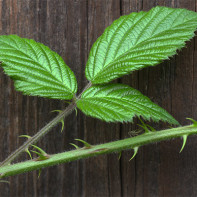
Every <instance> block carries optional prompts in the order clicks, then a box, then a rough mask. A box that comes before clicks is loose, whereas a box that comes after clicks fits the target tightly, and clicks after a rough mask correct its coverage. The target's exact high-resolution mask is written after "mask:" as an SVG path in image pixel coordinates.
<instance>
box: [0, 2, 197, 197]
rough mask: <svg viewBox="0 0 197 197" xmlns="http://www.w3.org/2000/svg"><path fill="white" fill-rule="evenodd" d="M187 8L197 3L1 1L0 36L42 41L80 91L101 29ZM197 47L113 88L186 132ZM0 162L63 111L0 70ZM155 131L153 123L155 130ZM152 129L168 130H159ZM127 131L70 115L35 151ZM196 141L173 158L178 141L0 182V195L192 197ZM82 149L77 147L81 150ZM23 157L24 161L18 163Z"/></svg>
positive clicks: (193, 103) (196, 100)
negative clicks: (136, 93) (139, 15)
mask: <svg viewBox="0 0 197 197" xmlns="http://www.w3.org/2000/svg"><path fill="white" fill-rule="evenodd" d="M156 5H161V6H169V7H179V8H187V9H190V10H194V11H196V1H195V0H187V1H185V0H151V1H150V0H66V1H65V0H0V34H1V35H3V34H18V35H19V36H22V37H27V38H33V39H35V40H36V41H39V42H43V43H44V44H46V45H47V46H49V47H50V48H51V49H53V50H55V51H56V52H58V53H59V54H60V55H61V56H62V57H63V59H64V60H65V61H66V63H67V64H68V65H69V66H70V68H71V69H72V70H73V71H74V73H75V74H76V76H77V80H78V86H79V91H80V90H82V88H83V87H84V86H85V85H86V83H87V81H86V79H85V76H84V69H85V64H86V61H87V57H88V53H89V50H90V48H91V46H92V44H93V43H94V41H95V40H96V39H97V38H98V37H99V36H100V35H101V34H102V32H103V31H104V29H105V28H106V27H107V26H108V25H110V24H111V23H112V21H113V20H115V19H117V18H118V17H120V16H121V15H124V14H128V13H130V12H133V11H140V10H149V9H150V8H152V7H153V6H156ZM196 46H197V42H196V39H193V40H192V41H191V42H188V43H187V48H185V49H183V50H181V51H180V52H179V55H178V56H175V57H174V58H171V60H170V61H165V62H164V63H162V64H161V65H159V66H156V67H154V68H147V69H144V70H142V71H139V72H134V73H133V74H132V75H129V76H126V77H123V78H122V79H120V80H118V82H122V83H126V84H129V85H131V86H132V87H135V88H137V89H139V90H140V91H141V92H142V93H144V94H145V95H147V96H149V97H150V98H151V99H152V100H153V101H154V102H156V103H158V104H159V105H160V106H162V107H164V108H165V109H166V110H168V111H169V112H170V113H172V115H173V116H174V117H175V118H176V119H177V120H179V121H180V122H181V124H183V125H185V124H187V123H189V121H187V120H186V119H185V118H186V117H192V118H194V119H197V115H196V114H197V91H196V89H197V80H196V78H197V74H196V73H197V69H196V68H197V67H196V66H197V58H196V57H197V47H196ZM0 91H1V95H0V109H1V110H0V122H1V124H0V136H1V138H0V160H3V159H4V158H5V157H6V156H8V154H9V153H10V152H12V151H13V150H15V149H16V148H17V147H18V146H19V145H20V144H22V143H23V141H24V139H21V138H20V139H19V138H18V136H19V135H21V134H28V135H33V134H34V133H36V132H37V131H38V129H39V128H41V127H42V126H44V125H45V124H46V123H47V122H48V121H49V120H50V119H52V118H53V117H54V116H55V114H53V113H50V111H52V110H54V109H64V108H65V106H66V104H65V103H64V102H62V101H57V100H48V99H43V98H38V97H28V96H23V95H22V94H21V93H19V92H16V91H15V90H14V86H13V83H12V81H11V80H10V79H9V78H8V77H7V76H5V75H4V74H3V71H2V69H0ZM153 125H155V124H153ZM155 127H156V128H163V127H166V125H164V124H160V125H155ZM135 128H136V126H135V125H131V124H124V125H120V124H107V123H104V122H102V121H99V120H95V119H93V118H89V117H85V116H84V115H83V114H82V113H81V112H78V115H77V117H76V115H75V114H74V113H73V114H72V115H70V116H69V117H67V118H66V120H65V129H64V132H63V133H60V129H61V125H58V126H56V127H55V128H54V129H53V130H52V131H51V132H50V133H49V134H48V135H47V136H46V138H45V139H43V140H41V141H40V142H39V143H38V145H39V146H40V147H42V148H43V149H45V150H46V151H47V152H48V153H56V152H62V151H65V150H70V149H72V147H71V146H70V145H69V143H73V142H74V139H75V138H81V139H85V140H87V141H88V142H89V143H91V144H96V143H103V142H108V141H113V140H116V139H120V138H125V137H128V136H129V134H128V132H129V131H130V130H132V129H135ZM196 140H197V138H196V137H190V138H189V139H188V142H187V145H186V148H185V149H184V151H183V152H182V153H181V154H179V149H180V147H181V140H179V139H178V140H174V141H170V142H163V143H159V144H154V145H149V146H145V147H142V148H140V150H139V153H138V155H137V156H136V158H135V159H134V160H132V161H130V162H129V161H128V160H129V159H130V157H131V155H132V151H128V152H124V153H123V155H122V157H121V159H120V160H118V155H117V154H112V155H107V156H99V157H96V158H90V159H86V160H84V161H77V162H72V163H68V164H65V165H59V166H55V167H51V168H47V169H43V170H42V173H41V176H40V178H39V179H38V178H37V176H38V172H33V173H28V174H23V175H19V176H15V177H11V178H9V179H8V180H9V181H10V184H5V183H0V196H2V197H4V196H5V197H6V196H11V197H12V196H14V197H21V196H28V197H29V196H35V197H42V196H58V197H59V196H62V197H65V196H69V197H70V196H73V197H75V196H87V197H92V196H102V197H105V196H106V197H107V196H113V197H114V196H125V197H127V196H131V197H142V196H146V197H149V196H150V197H154V196H159V197H160V196H161V197H175V196H178V197H186V196H190V197H195V196H197V189H196V185H197V173H196V172H197V168H196V163H197V150H196ZM79 145H80V143H79ZM25 158H28V156H27V155H25V154H24V155H22V156H21V157H20V158H19V160H22V159H25Z"/></svg>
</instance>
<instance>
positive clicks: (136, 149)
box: [129, 147, 139, 161]
mask: <svg viewBox="0 0 197 197" xmlns="http://www.w3.org/2000/svg"><path fill="white" fill-rule="evenodd" d="M138 149H139V148H138V147H135V148H134V149H133V150H134V153H133V156H132V157H131V159H129V161H131V160H132V159H133V158H134V157H135V156H136V155H137V152H138Z"/></svg>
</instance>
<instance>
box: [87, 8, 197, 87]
mask: <svg viewBox="0 0 197 197" xmlns="http://www.w3.org/2000/svg"><path fill="white" fill-rule="evenodd" d="M196 28H197V13H196V12H193V11H189V10H186V9H174V8H167V7H159V6H157V7H154V8H152V9H151V10H150V11H148V12H143V11H141V12H139V13H135V12H134V13H131V14H129V15H125V16H122V17H120V18H119V19H117V20H116V21H114V22H113V23H112V25H110V26H109V27H108V28H106V30H105V31H104V33H103V34H102V35H101V36H100V37H99V38H98V39H97V41H96V42H95V43H94V44H93V46H92V48H91V50H90V55H89V58H88V62H87V65H86V70H85V74H86V77H87V79H88V80H89V81H91V82H92V83H93V84H101V83H106V82H109V81H111V80H113V79H116V78H118V77H121V76H123V75H125V74H129V73H130V72H132V71H134V70H139V69H142V68H144V67H147V66H154V65H157V64H159V63H160V62H162V61H163V60H165V59H168V57H170V56H172V55H174V54H176V50H177V49H181V48H182V47H183V46H184V45H185V41H187V40H189V39H191V38H192V37H193V36H194V31H195V30H196Z"/></svg>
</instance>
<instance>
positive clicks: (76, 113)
mask: <svg viewBox="0 0 197 197" xmlns="http://www.w3.org/2000/svg"><path fill="white" fill-rule="evenodd" d="M75 113H76V116H77V108H76V107H75Z"/></svg>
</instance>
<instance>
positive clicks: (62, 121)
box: [61, 119, 64, 133]
mask: <svg viewBox="0 0 197 197" xmlns="http://www.w3.org/2000/svg"><path fill="white" fill-rule="evenodd" d="M61 123H62V129H61V133H62V132H63V130H64V119H62V120H61Z"/></svg>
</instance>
